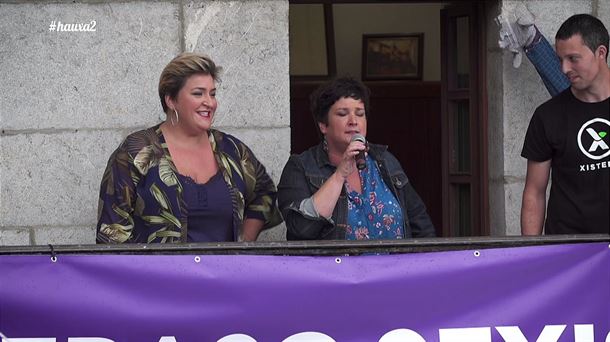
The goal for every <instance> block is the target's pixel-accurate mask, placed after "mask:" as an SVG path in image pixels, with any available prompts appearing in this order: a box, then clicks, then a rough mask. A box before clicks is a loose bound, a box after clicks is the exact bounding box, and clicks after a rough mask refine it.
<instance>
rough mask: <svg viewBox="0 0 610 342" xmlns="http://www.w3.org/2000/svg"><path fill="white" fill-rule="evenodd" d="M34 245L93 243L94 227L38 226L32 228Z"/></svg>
mask: <svg viewBox="0 0 610 342" xmlns="http://www.w3.org/2000/svg"><path fill="white" fill-rule="evenodd" d="M33 234H34V239H33V240H34V245H48V244H52V245H65V244H71V245H86V244H95V227H94V226H89V227H39V228H34V229H33Z"/></svg>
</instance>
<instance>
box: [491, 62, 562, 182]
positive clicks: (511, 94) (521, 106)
mask: <svg viewBox="0 0 610 342" xmlns="http://www.w3.org/2000/svg"><path fill="white" fill-rule="evenodd" d="M503 71H504V77H503V85H504V95H503V96H504V98H503V102H504V108H503V113H504V119H503V122H504V128H503V131H504V172H505V174H507V175H511V176H523V175H525V159H523V158H521V149H522V148H523V139H524V138H525V133H526V132H527V127H528V126H529V121H530V119H531V117H532V115H533V114H534V111H535V110H536V108H537V107H538V106H539V105H541V104H542V103H544V102H546V101H547V100H549V99H550V98H551V96H550V95H549V93H548V91H547V90H546V88H545V87H544V84H543V83H542V80H541V79H540V76H539V75H538V73H537V72H536V70H535V69H534V67H533V65H532V64H531V63H530V62H529V61H527V60H526V59H524V62H523V64H522V65H521V67H520V68H519V69H515V68H513V66H512V57H511V56H509V55H507V54H504V66H503Z"/></svg>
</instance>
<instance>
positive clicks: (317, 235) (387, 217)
mask: <svg viewBox="0 0 610 342" xmlns="http://www.w3.org/2000/svg"><path fill="white" fill-rule="evenodd" d="M368 108H369V90H368V88H366V86H364V85H363V84H362V83H361V82H360V81H357V80H355V79H352V78H338V79H335V80H333V81H331V82H329V83H327V84H325V85H323V86H321V87H320V88H318V89H317V90H316V91H315V92H314V93H313V94H312V96H311V109H312V112H313V116H314V119H315V121H316V123H317V125H318V128H319V133H320V134H321V136H322V137H323V140H322V142H320V144H318V145H317V146H314V147H311V148H310V149H308V150H307V151H305V152H303V153H301V154H299V155H293V156H291V157H290V159H289V160H288V163H287V164H286V166H285V167H284V170H283V172H282V177H281V180H280V183H279V185H278V203H279V206H280V210H281V211H282V214H283V216H284V220H285V221H286V227H287V233H286V234H287V239H288V240H312V239H320V240H366V239H371V240H372V239H404V238H412V237H433V236H434V235H435V233H434V226H433V225H432V222H431V221H430V217H429V216H428V214H427V213H426V207H425V205H424V204H423V202H422V201H421V199H420V197H419V196H418V195H417V193H416V192H415V190H414V189H413V187H412V186H411V183H409V180H408V178H407V175H406V174H405V172H404V171H403V169H402V167H401V166H400V163H399V162H398V160H396V158H395V157H394V156H393V155H392V154H390V153H389V152H388V151H387V147H386V146H381V145H376V144H368V146H367V145H366V144H365V143H363V142H361V141H358V140H354V139H353V136H354V135H356V134H359V135H362V136H366V130H367V118H368V112H369V111H368ZM361 151H366V157H365V159H366V168H364V169H363V170H358V168H357V167H356V160H355V157H356V156H357V155H358V154H359V153H360V152H361Z"/></svg>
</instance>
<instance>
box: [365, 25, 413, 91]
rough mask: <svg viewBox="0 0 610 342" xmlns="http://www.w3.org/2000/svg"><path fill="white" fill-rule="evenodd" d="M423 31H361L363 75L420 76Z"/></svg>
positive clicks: (374, 77)
mask: <svg viewBox="0 0 610 342" xmlns="http://www.w3.org/2000/svg"><path fill="white" fill-rule="evenodd" d="M423 57H424V34H423V33H409V34H402V33H393V34H363V35H362V79H363V80H365V81H371V80H421V79H422V74H423V59H424V58H423Z"/></svg>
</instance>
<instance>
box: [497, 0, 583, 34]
mask: <svg viewBox="0 0 610 342" xmlns="http://www.w3.org/2000/svg"><path fill="white" fill-rule="evenodd" d="M520 4H525V6H526V7H527V9H528V10H529V11H530V12H532V14H533V15H534V17H535V23H536V26H538V29H539V30H540V31H541V32H542V33H543V34H544V35H545V37H547V39H548V40H549V42H550V43H551V44H554V41H555V33H557V30H558V29H559V26H561V24H562V23H563V22H564V21H565V20H566V19H568V18H569V17H570V16H572V15H573V14H577V13H592V10H593V8H592V0H570V1H566V0H544V1H541V0H527V1H523V0H504V1H503V2H502V11H503V12H505V11H512V10H513V9H514V8H515V6H517V5H520Z"/></svg>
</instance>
